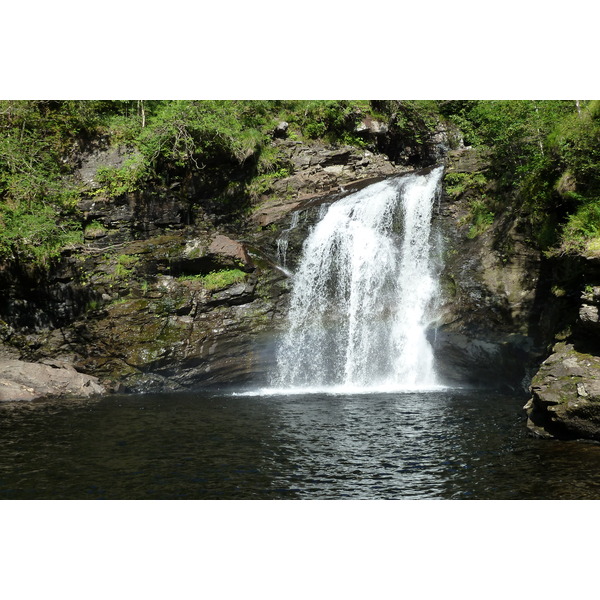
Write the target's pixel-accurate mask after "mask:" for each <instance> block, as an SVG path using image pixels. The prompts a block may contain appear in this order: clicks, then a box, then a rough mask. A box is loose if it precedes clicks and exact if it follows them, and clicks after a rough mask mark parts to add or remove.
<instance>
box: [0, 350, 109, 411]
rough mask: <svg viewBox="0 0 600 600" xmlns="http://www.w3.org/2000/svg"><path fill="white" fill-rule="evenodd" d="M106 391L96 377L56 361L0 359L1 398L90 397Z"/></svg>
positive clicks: (5, 399) (0, 399)
mask: <svg viewBox="0 0 600 600" xmlns="http://www.w3.org/2000/svg"><path fill="white" fill-rule="evenodd" d="M105 392H106V388H105V387H104V386H102V385H101V384H100V383H99V381H98V379H97V378H96V377H92V376H89V375H85V374H83V373H79V372H77V371H76V370H75V369H74V368H73V366H72V365H70V364H68V363H60V362H57V361H47V362H46V363H44V364H40V363H30V362H25V361H22V360H15V359H1V358H0V401H7V400H38V399H41V398H48V397H66V396H78V397H85V398H87V397H89V396H94V395H97V394H102V393H105Z"/></svg>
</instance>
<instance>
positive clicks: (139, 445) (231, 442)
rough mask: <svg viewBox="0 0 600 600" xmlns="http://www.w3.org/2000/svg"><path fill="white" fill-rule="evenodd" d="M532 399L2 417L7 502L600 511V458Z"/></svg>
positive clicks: (20, 408)
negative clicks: (550, 429) (559, 429)
mask: <svg viewBox="0 0 600 600" xmlns="http://www.w3.org/2000/svg"><path fill="white" fill-rule="evenodd" d="M525 400H526V399H525V398H523V397H515V396H503V395H498V394H495V393H486V392H469V393H467V392H452V393H448V392H443V393H441V392H437V393H418V394H417V393H406V394H385V395H362V396H325V395H309V396H280V397H272V396H262V397H261V396H233V395H230V394H225V393H194V394H169V395H144V396H113V397H105V398H101V399H96V400H75V401H73V400H70V401H66V400H63V401H53V402H37V403H27V404H24V403H4V404H2V405H0V498H3V499H36V498H37V499H85V498H89V499H98V498H104V499H145V498H147V499H176V498H189V499H269V498H272V499H344V498H353V499H428V498H431V499H597V498H600V446H598V445H595V444H588V443H583V442H557V441H547V440H537V439H534V438H532V437H530V436H529V435H528V434H527V432H526V428H525V421H524V414H523V411H522V409H521V407H522V405H523V403H524V402H525Z"/></svg>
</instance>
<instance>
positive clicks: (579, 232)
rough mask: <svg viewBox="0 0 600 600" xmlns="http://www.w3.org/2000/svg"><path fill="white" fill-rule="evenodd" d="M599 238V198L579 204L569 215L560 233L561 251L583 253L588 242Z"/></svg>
mask: <svg viewBox="0 0 600 600" xmlns="http://www.w3.org/2000/svg"><path fill="white" fill-rule="evenodd" d="M599 237H600V198H592V199H590V200H588V201H586V202H583V203H581V204H580V205H579V206H578V208H577V210H576V211H575V212H574V213H573V214H571V215H569V217H568V219H567V222H566V224H565V226H564V229H563V232H562V247H561V250H563V251H566V252H585V250H586V246H587V244H588V242H590V241H592V240H594V239H596V238H599Z"/></svg>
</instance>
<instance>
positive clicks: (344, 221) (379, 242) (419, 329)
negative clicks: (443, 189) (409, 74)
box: [272, 167, 443, 391]
mask: <svg viewBox="0 0 600 600" xmlns="http://www.w3.org/2000/svg"><path fill="white" fill-rule="evenodd" d="M442 173H443V167H437V168H435V169H432V170H431V171H429V172H428V173H427V174H410V175H405V176H403V177H400V178H395V179H390V180H387V181H383V182H379V183H376V184H374V185H371V186H369V187H367V188H365V189H363V190H361V191H359V192H356V193H354V194H352V195H349V196H346V197H345V198H343V199H342V200H339V201H337V202H335V203H333V204H332V205H331V206H330V207H329V209H328V211H327V213H326V214H325V215H324V217H323V218H322V219H321V220H320V221H319V222H318V223H317V224H316V226H315V227H314V229H313V230H312V232H311V233H310V235H309V237H308V238H307V239H306V241H305V243H304V247H303V254H302V258H301V261H300V263H299V266H298V269H297V271H296V273H295V274H294V275H293V276H292V293H291V300H290V309H289V314H288V321H287V326H286V330H285V334H284V336H283V338H282V340H281V343H280V345H279V348H278V355H277V372H276V374H275V376H274V378H273V381H272V383H273V385H274V386H275V387H276V388H279V389H282V388H283V389H290V388H292V389H295V388H302V389H303V390H308V389H311V388H312V389H321V390H322V389H324V388H327V389H336V388H339V389H340V390H342V391H351V390H361V391H365V390H378V391H380V390H398V389H425V388H434V387H437V386H438V384H439V382H438V380H437V377H436V374H435V368H434V360H433V351H432V348H431V345H430V343H429V341H428V340H427V335H426V331H427V328H428V325H430V324H431V322H432V321H433V320H434V315H433V314H432V313H433V307H434V306H435V302H436V298H437V295H438V284H437V276H436V272H435V271H436V264H435V261H434V259H433V253H432V248H433V246H434V244H432V230H431V219H432V211H433V204H434V200H435V198H436V195H437V191H438V189H439V185H440V181H441V177H442Z"/></svg>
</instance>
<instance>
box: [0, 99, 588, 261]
mask: <svg viewBox="0 0 600 600" xmlns="http://www.w3.org/2000/svg"><path fill="white" fill-rule="evenodd" d="M365 117H371V118H374V119H379V120H381V121H383V122H384V123H386V124H387V125H388V127H389V128H390V130H391V131H393V132H394V139H395V142H393V143H396V144H402V145H404V146H412V147H415V146H417V147H418V146H419V145H422V144H424V143H425V142H426V140H427V138H428V136H430V134H431V133H432V132H433V131H434V130H435V129H436V127H437V125H438V124H439V123H440V121H449V122H452V123H454V124H455V125H456V126H458V127H459V128H460V130H461V131H462V132H463V135H464V141H465V144H467V145H472V146H476V147H481V148H486V149H488V150H489V152H490V156H491V161H492V163H491V173H490V175H491V177H493V178H494V179H495V180H496V181H497V182H498V186H499V192H500V194H501V195H502V197H503V198H507V199H509V200H506V201H507V202H510V207H511V210H514V211H519V212H520V213H522V215H523V216H524V217H526V219H527V220H528V221H529V222H530V224H531V226H532V231H534V232H535V233H536V236H537V240H538V242H539V244H540V246H541V247H542V248H544V249H547V250H549V251H555V252H557V251H560V252H590V251H593V250H594V248H596V246H598V247H600V244H599V243H598V240H600V208H599V205H600V202H599V200H600V103H599V102H598V101H580V102H575V101H572V100H570V101H559V100H556V101H529V100H522V101H371V102H369V101H342V100H340V101H305V100H303V101H163V100H160V101H148V100H144V101H104V100H103V101H0V261H4V260H12V261H20V262H24V263H44V262H47V261H48V260H49V259H51V258H52V257H53V256H57V255H58V254H59V253H60V252H61V250H62V249H64V248H65V247H66V246H68V245H72V244H77V243H80V242H81V241H82V239H83V238H82V235H83V233H82V225H83V223H82V220H81V215H80V214H79V212H78V211H77V204H78V202H79V200H80V199H81V198H83V197H85V195H89V194H91V193H100V192H101V193H102V194H105V195H108V196H113V197H117V196H120V195H122V194H125V193H131V192H134V191H136V190H140V189H143V188H144V187H146V186H152V185H172V184H173V183H174V182H177V181H181V180H182V179H183V178H184V177H185V176H186V175H187V174H189V173H193V174H194V176H195V177H197V179H198V181H199V182H200V189H201V191H202V193H203V194H205V195H207V196H210V197H213V198H214V199H215V202H217V203H219V204H220V206H222V210H223V212H225V213H228V212H229V213H231V214H233V213H235V212H236V211H239V210H240V209H241V208H243V205H244V204H245V203H248V202H250V201H251V200H252V198H253V197H254V196H255V195H256V193H257V190H260V189H261V185H262V183H261V182H263V180H264V179H265V178H277V177H282V176H286V175H288V174H290V165H288V164H287V163H286V162H285V161H284V160H283V159H282V158H281V156H280V155H279V154H278V153H277V148H276V147H275V146H274V145H273V144H272V143H271V141H272V136H273V131H274V129H275V127H276V126H277V124H278V123H279V122H281V121H286V122H287V123H288V124H289V129H288V136H289V137H290V138H292V139H299V140H302V139H305V140H309V139H323V140H324V141H327V142H329V143H341V144H354V145H357V146H361V147H365V146H368V144H369V143H371V142H368V141H367V140H366V139H365V138H363V137H361V136H360V135H359V133H358V130H357V125H358V123H359V122H360V120H361V119H363V118H365ZM100 137H105V138H108V139H109V140H110V142H111V143H112V144H115V145H117V144H118V145H121V146H127V147H130V148H131V149H132V155H131V158H130V159H129V160H128V161H127V162H125V163H124V164H123V165H122V166H121V167H119V168H114V167H113V168H104V169H100V170H99V172H98V173H97V175H96V180H97V182H98V184H99V185H100V188H99V189H97V190H96V191H95V192H93V191H92V190H90V189H88V188H85V187H84V186H83V184H82V183H81V182H78V181H77V179H76V178H75V177H74V176H73V175H74V173H75V170H76V163H77V160H78V157H79V156H80V152H81V149H82V148H84V147H85V144H86V143H87V142H89V141H90V140H93V139H98V138H100ZM371 149H372V150H379V151H383V152H387V153H388V154H390V156H392V158H393V159H394V160H395V158H394V156H395V155H394V148H393V147H392V146H391V145H390V141H389V138H388V140H387V141H385V142H382V143H381V144H380V147H374V146H373V147H371ZM396 151H397V150H396ZM480 209H481V210H480V212H481V214H482V215H483V218H484V221H485V219H488V220H489V215H490V208H489V207H488V206H485V205H482V206H481V207H480Z"/></svg>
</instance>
